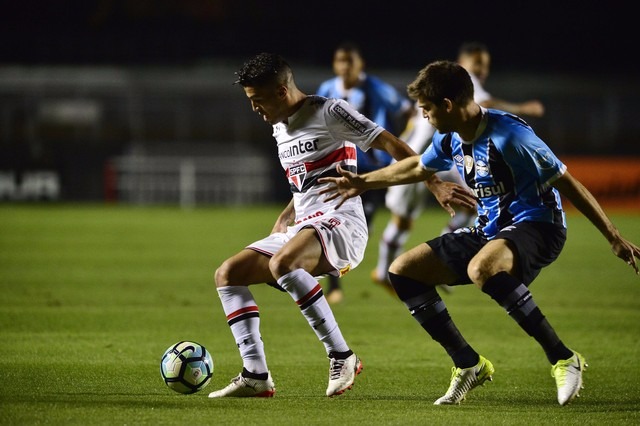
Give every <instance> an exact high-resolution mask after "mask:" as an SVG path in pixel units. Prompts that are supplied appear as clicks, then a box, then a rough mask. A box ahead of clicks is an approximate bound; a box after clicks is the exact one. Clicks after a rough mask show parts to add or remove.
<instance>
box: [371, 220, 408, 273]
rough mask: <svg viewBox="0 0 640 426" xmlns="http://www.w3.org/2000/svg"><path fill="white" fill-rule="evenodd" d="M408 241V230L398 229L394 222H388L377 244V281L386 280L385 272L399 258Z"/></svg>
mask: <svg viewBox="0 0 640 426" xmlns="http://www.w3.org/2000/svg"><path fill="white" fill-rule="evenodd" d="M408 239H409V230H408V229H400V228H398V225H396V223H395V222H394V221H392V220H391V221H389V223H387V227H386V228H384V231H383V232H382V238H380V243H379V244H378V265H377V266H376V274H377V275H378V279H379V280H381V281H382V280H388V277H387V271H389V266H391V262H393V261H394V260H395V258H396V257H398V256H400V254H401V253H402V250H403V249H404V245H405V244H406V242H407V240H408Z"/></svg>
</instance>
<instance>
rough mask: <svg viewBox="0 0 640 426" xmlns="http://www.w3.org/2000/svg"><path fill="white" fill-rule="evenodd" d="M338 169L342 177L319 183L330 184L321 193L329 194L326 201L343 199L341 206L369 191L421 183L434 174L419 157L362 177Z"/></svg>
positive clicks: (408, 158)
mask: <svg viewBox="0 0 640 426" xmlns="http://www.w3.org/2000/svg"><path fill="white" fill-rule="evenodd" d="M337 169H338V173H340V177H325V178H320V179H318V182H319V183H329V184H330V185H329V186H328V187H327V188H325V189H323V190H322V191H321V192H320V193H321V194H328V195H327V197H326V198H325V200H326V201H331V200H334V199H336V198H342V200H341V203H340V205H342V203H344V201H346V200H347V199H349V198H352V197H355V196H357V195H359V194H361V193H362V192H364V191H366V190H368V189H379V188H386V187H388V186H393V185H401V184H405V183H415V182H421V181H423V180H426V179H428V178H429V177H430V176H431V175H432V174H433V172H431V171H428V170H426V169H425V168H424V167H422V165H421V163H420V156H419V155H413V156H411V157H407V158H405V159H404V160H400V161H398V162H396V163H393V164H391V165H389V166H387V167H383V168H381V169H378V170H374V171H372V172H369V173H365V174H362V175H358V174H355V173H351V172H349V171H347V170H344V169H342V168H341V167H340V166H338V168H337ZM340 205H339V206H340Z"/></svg>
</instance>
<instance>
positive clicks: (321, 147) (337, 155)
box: [273, 96, 384, 223]
mask: <svg viewBox="0 0 640 426" xmlns="http://www.w3.org/2000/svg"><path fill="white" fill-rule="evenodd" d="M382 131H384V128H383V127H381V126H379V125H377V124H376V123H374V122H373V121H371V120H369V119H368V118H366V117H365V116H364V115H362V114H360V113H359V112H358V111H356V110H355V109H354V108H353V107H351V106H350V105H349V104H348V103H347V102H346V101H344V100H341V99H327V98H324V97H321V96H309V97H308V98H307V99H306V100H305V102H304V104H303V105H302V107H301V108H300V109H299V110H298V111H296V112H295V113H294V114H293V115H292V116H291V117H289V118H288V120H287V122H286V123H277V124H275V125H274V126H273V137H274V138H275V139H276V142H277V144H278V157H279V158H280V163H281V164H282V168H283V169H284V171H285V173H286V176H287V179H288V180H289V186H290V189H291V193H292V194H293V200H294V207H295V211H296V223H299V222H301V221H303V220H306V219H309V218H312V217H317V216H321V215H323V214H325V213H327V212H329V211H333V210H334V209H335V206H336V205H337V204H338V202H339V200H333V201H329V202H324V198H325V195H320V194H319V192H320V190H322V189H323V188H324V187H325V186H326V184H319V183H318V178H320V177H324V176H337V171H336V166H337V165H338V164H340V166H341V167H342V168H343V169H346V170H349V171H351V172H354V173H356V172H357V161H356V157H357V154H356V145H355V144H357V145H358V146H359V147H360V149H362V150H363V151H367V150H368V149H369V147H370V146H371V143H372V141H373V140H374V139H375V138H376V136H378V135H379V134H380V133H381V132H382ZM340 209H341V210H342V209H360V210H361V209H362V204H361V201H360V198H359V197H357V198H351V199H349V200H347V201H346V202H345V203H344V204H343V205H342V206H341V207H340Z"/></svg>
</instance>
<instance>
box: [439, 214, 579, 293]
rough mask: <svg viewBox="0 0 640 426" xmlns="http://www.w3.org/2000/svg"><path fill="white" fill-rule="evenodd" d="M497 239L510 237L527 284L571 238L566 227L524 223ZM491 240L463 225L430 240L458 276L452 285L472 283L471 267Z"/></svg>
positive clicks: (555, 257)
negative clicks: (469, 271)
mask: <svg viewBox="0 0 640 426" xmlns="http://www.w3.org/2000/svg"><path fill="white" fill-rule="evenodd" d="M495 239H505V240H509V241H510V242H511V243H512V245H513V247H514V248H515V251H516V253H515V254H516V258H517V260H516V261H517V262H518V264H519V266H520V268H519V270H520V271H519V273H520V276H518V277H517V278H518V279H520V280H522V282H523V283H524V284H525V285H527V286H528V285H529V284H531V282H532V281H533V280H534V278H535V277H537V276H538V274H539V273H540V270H541V269H542V268H543V267H545V266H547V265H549V264H550V263H551V262H553V261H555V260H556V259H557V258H558V256H559V255H560V252H561V251H562V248H563V247H564V243H565V241H566V239H567V230H566V229H565V228H564V227H562V226H557V225H553V224H550V223H542V222H521V223H518V224H515V225H513V226H509V227H507V228H506V229H504V230H502V231H500V232H499V233H498V234H497V235H496V237H495ZM487 242H488V241H487V240H486V239H484V238H482V237H480V236H479V235H478V234H477V233H476V232H475V228H463V229H461V230H459V231H456V232H452V233H449V234H444V235H442V236H440V237H438V238H434V239H432V240H429V241H427V244H428V245H429V247H431V249H432V250H433V252H434V253H435V254H436V255H437V256H438V257H439V258H440V260H442V261H443V262H444V263H445V264H446V265H447V266H448V267H449V268H450V269H451V270H452V271H454V272H455V273H456V274H457V275H458V279H456V281H455V282H453V283H447V284H449V285H460V284H471V279H470V278H469V275H468V274H467V266H468V265H469V262H470V261H471V259H472V258H473V257H474V256H475V255H476V253H478V251H480V249H481V248H482V247H483V246H484V245H485V244H486V243H487Z"/></svg>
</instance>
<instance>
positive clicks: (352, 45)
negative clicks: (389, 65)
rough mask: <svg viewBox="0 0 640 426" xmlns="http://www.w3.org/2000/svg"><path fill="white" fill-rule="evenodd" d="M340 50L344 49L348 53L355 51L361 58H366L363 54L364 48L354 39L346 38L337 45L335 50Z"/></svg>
mask: <svg viewBox="0 0 640 426" xmlns="http://www.w3.org/2000/svg"><path fill="white" fill-rule="evenodd" d="M338 50H343V51H345V52H348V53H355V54H356V55H358V56H360V57H361V58H364V56H363V54H362V48H360V46H359V45H358V44H357V43H356V42H355V41H352V40H345V41H343V42H342V43H340V44H339V45H338V47H336V50H335V52H337V51H338Z"/></svg>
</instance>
